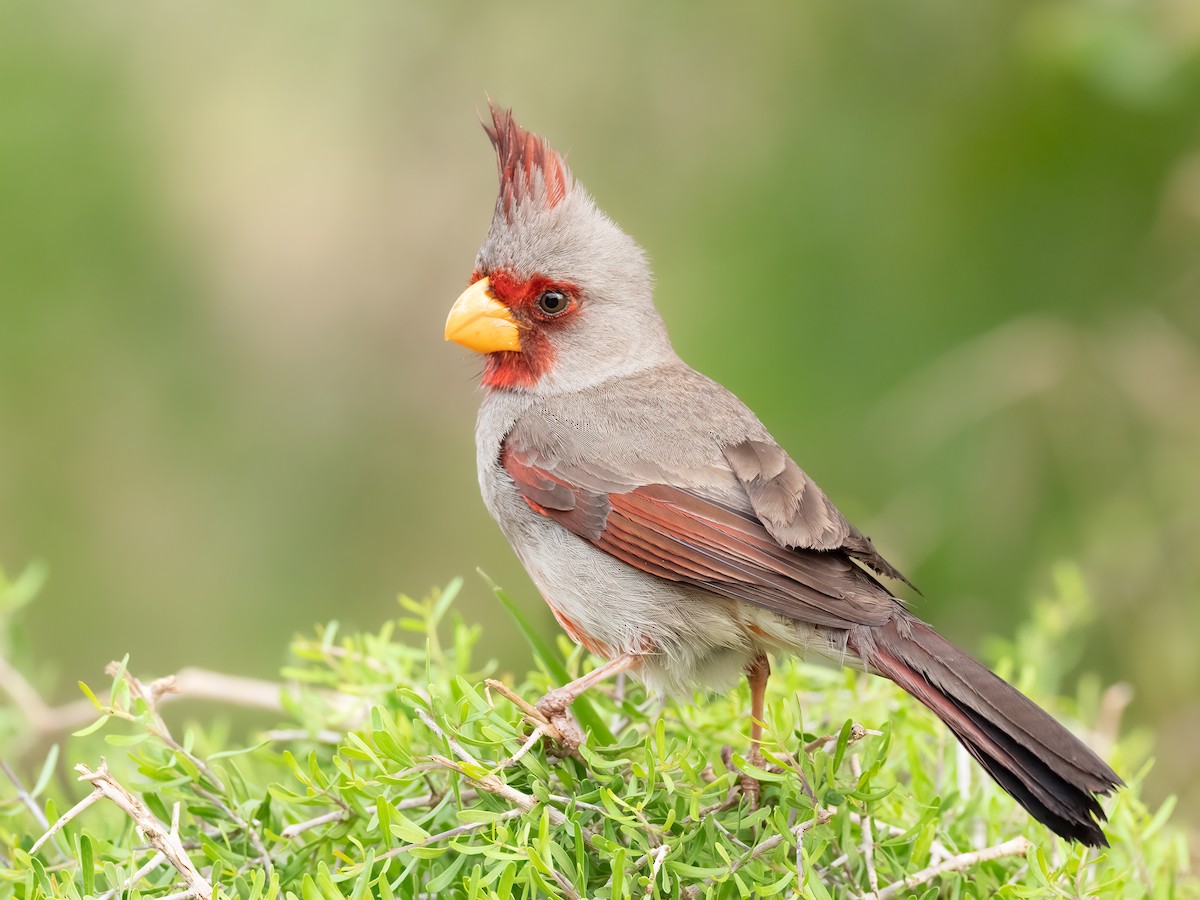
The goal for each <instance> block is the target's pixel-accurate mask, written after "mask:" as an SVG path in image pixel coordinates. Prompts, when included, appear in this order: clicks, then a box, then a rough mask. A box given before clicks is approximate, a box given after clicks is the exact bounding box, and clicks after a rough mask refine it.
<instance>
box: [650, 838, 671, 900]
mask: <svg viewBox="0 0 1200 900" xmlns="http://www.w3.org/2000/svg"><path fill="white" fill-rule="evenodd" d="M670 852H671V845H670V844H663V845H662V846H661V847H659V848H658V849H657V850H654V851H652V852H651V853H650V856H651V857H652V858H653V859H654V865H652V866H651V867H650V881H649V882H648V883H647V884H646V896H647V897H649V896H650V895H651V894H653V893H654V882H655V881H657V880H658V870H659V869H661V868H662V864H663V860H664V859H666V858H667V854H668V853H670Z"/></svg>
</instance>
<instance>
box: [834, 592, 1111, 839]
mask: <svg viewBox="0 0 1200 900" xmlns="http://www.w3.org/2000/svg"><path fill="white" fill-rule="evenodd" d="M863 643H864V644H866V645H867V646H861V647H857V648H855V649H857V650H859V655H860V657H861V658H863V659H864V661H865V662H867V664H868V665H869V666H870V667H871V668H873V669H874V670H875V671H877V672H878V673H879V674H881V675H884V676H886V677H888V678H890V679H891V680H892V681H894V682H896V684H898V685H900V687H902V688H904V690H906V691H908V692H909V693H910V694H912V695H913V696H914V697H916V698H917V699H918V700H920V701H921V702H922V703H924V704H925V705H926V706H928V707H929V708H930V709H931V710H933V711H934V712H935V713H937V716H938V718H940V719H941V720H942V721H943V722H945V723H946V725H947V727H949V729H950V730H951V731H952V732H954V736H955V737H957V738H958V739H959V741H961V742H962V744H963V746H964V747H966V748H967V750H968V751H969V752H970V753H971V755H972V756H974V757H975V759H977V760H978V761H979V764H980V765H982V766H983V767H984V769H986V770H987V772H988V774H989V775H991V776H992V778H994V779H996V782H997V783H998V784H999V785H1000V786H1001V787H1002V788H1004V790H1006V791H1008V792H1009V793H1010V794H1012V795H1013V797H1015V798H1016V800H1017V802H1018V803H1020V804H1021V805H1022V806H1023V807H1025V809H1027V810H1028V811H1029V814H1030V815H1032V816H1033V817H1034V818H1035V819H1037V820H1038V821H1039V822H1041V823H1042V824H1044V825H1046V826H1047V827H1048V828H1050V829H1051V830H1052V831H1055V832H1057V833H1058V834H1060V835H1062V836H1063V837H1066V838H1071V839H1073V840H1076V841H1080V842H1081V843H1084V844H1088V845H1089V846H1093V847H1095V846H1100V845H1105V846H1107V845H1108V840H1107V839H1106V838H1105V836H1104V832H1103V831H1101V830H1100V824H1099V823H1100V822H1103V821H1104V820H1105V818H1106V816H1105V814H1104V810H1103V809H1102V808H1101V807H1100V802H1099V800H1098V799H1097V795H1099V794H1107V793H1109V792H1110V791H1112V790H1113V789H1114V788H1117V787H1119V786H1120V785H1121V784H1122V782H1121V779H1120V778H1119V777H1118V776H1117V774H1116V772H1114V771H1113V770H1112V769H1110V768H1109V767H1108V765H1106V764H1105V763H1104V761H1103V760H1101V759H1100V757H1098V756H1096V754H1095V753H1093V752H1092V751H1091V750H1090V749H1088V747H1086V746H1085V745H1084V744H1083V742H1082V741H1080V740H1079V739H1078V738H1077V737H1075V736H1074V735H1073V734H1071V732H1069V731H1067V729H1066V728H1064V727H1063V726H1062V725H1060V724H1059V723H1058V722H1057V721H1055V720H1054V719H1053V718H1052V717H1051V716H1050V714H1049V713H1047V712H1046V711H1045V710H1043V709H1042V708H1041V707H1039V706H1038V705H1037V704H1035V703H1034V702H1033V701H1032V700H1030V699H1029V698H1028V697H1026V696H1025V695H1024V694H1022V693H1021V692H1020V691H1018V690H1017V689H1016V688H1014V687H1013V686H1012V685H1010V684H1008V683H1007V682H1006V681H1004V680H1003V679H1002V678H1000V677H998V676H997V675H995V674H993V673H992V672H991V671H989V670H988V669H987V668H985V667H984V666H982V665H980V664H979V663H977V662H976V661H975V660H973V659H972V658H971V657H970V656H968V655H967V654H965V653H963V651H961V650H959V649H958V648H957V647H955V646H954V645H953V644H951V643H950V642H949V641H947V640H946V639H945V638H943V637H942V636H941V635H939V634H937V632H935V631H934V630H933V629H931V628H930V627H929V626H928V625H926V624H925V623H924V622H921V621H919V620H918V619H915V618H912V617H911V616H907V615H906V616H901V617H897V618H896V619H893V620H892V621H891V622H889V623H888V624H886V625H884V626H882V627H878V628H873V629H871V635H870V639H869V640H868V641H864V642H863Z"/></svg>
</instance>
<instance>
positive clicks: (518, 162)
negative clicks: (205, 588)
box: [446, 107, 1121, 845]
mask: <svg viewBox="0 0 1200 900" xmlns="http://www.w3.org/2000/svg"><path fill="white" fill-rule="evenodd" d="M484 129H485V130H486V131H487V134H488V136H489V137H490V138H491V141H492V144H493V145H494V146H495V149H496V152H497V155H498V162H499V171H500V195H499V199H498V200H497V203H496V210H495V216H494V218H493V219H492V224H491V228H490V231H489V232H488V235H487V239H486V240H485V241H484V243H483V246H482V247H481V248H480V250H479V254H478V257H477V258H476V261H475V272H474V274H473V275H472V277H471V286H470V287H469V288H467V290H466V291H465V292H464V293H463V294H462V296H461V297H459V299H458V301H457V302H456V303H455V305H454V307H453V309H452V311H451V313H450V317H449V320H448V321H447V323H446V337H447V339H449V340H453V341H456V342H458V343H460V344H463V345H465V346H467V347H469V348H470V349H472V350H475V351H477V352H479V353H482V354H486V362H485V368H484V373H483V386H484V389H485V394H484V399H483V404H482V406H481V408H480V411H479V420H478V426H477V431H476V441H477V449H478V466H479V482H480V486H481V488H482V490H483V497H484V501H485V503H486V504H487V508H488V510H489V511H490V512H491V514H492V515H493V516H494V517H495V519H496V521H497V522H498V523H499V525H500V528H501V530H503V532H504V534H505V536H506V537H507V538H508V540H509V542H510V543H511V544H512V546H513V549H514V550H515V551H516V553H517V555H518V556H519V557H520V559H521V561H522V563H523V564H524V565H525V567H526V569H528V571H529V574H530V575H531V576H532V578H533V580H534V582H535V584H536V585H537V586H538V588H539V589H540V590H541V592H542V594H543V595H544V597H545V599H546V602H547V603H548V604H549V605H550V607H551V609H552V610H553V611H554V614H555V616H556V617H557V619H558V621H559V622H560V623H561V624H562V627H563V628H564V629H565V630H566V632H567V633H568V634H569V635H570V636H571V637H572V638H573V639H574V640H575V641H577V642H579V643H581V644H583V645H584V646H585V647H587V648H588V649H589V650H590V651H592V652H593V653H595V654H597V655H598V656H601V657H604V658H605V659H607V660H608V661H609V662H608V663H607V664H605V665H602V666H600V667H599V668H597V669H596V670H595V671H594V672H592V673H590V674H589V675H588V676H587V677H585V678H583V679H580V680H579V681H578V682H574V683H573V684H572V685H569V686H567V687H566V688H564V689H560V690H559V691H557V692H551V694H550V695H547V698H544V700H543V703H542V705H541V708H542V709H543V710H544V711H546V712H547V713H549V714H551V715H553V716H556V717H557V718H556V721H560V722H561V721H563V720H564V714H565V709H566V707H567V706H568V705H569V704H570V702H571V701H572V700H573V699H574V698H575V697H576V696H578V694H579V693H580V692H581V691H582V690H583V689H584V688H586V687H587V686H589V685H591V684H594V683H596V682H597V681H599V680H601V679H602V678H604V677H607V676H608V675H610V674H612V673H614V672H617V671H621V670H623V669H629V670H632V671H633V672H635V673H636V674H637V675H638V676H639V677H640V678H642V679H643V680H644V681H645V683H646V684H647V685H648V687H649V688H651V689H653V690H660V691H665V692H684V691H689V690H691V689H693V688H694V687H696V686H697V685H706V686H709V687H712V688H716V689H723V688H728V687H729V686H730V685H731V684H732V683H734V682H735V681H736V679H737V678H738V677H739V675H741V674H742V673H745V674H746V675H747V677H748V678H749V680H750V684H751V689H752V690H751V694H752V705H753V707H754V710H753V712H754V715H755V717H756V718H757V719H759V720H761V716H762V696H763V691H764V690H765V687H766V679H767V675H768V673H769V668H768V666H767V655H768V654H787V653H793V654H800V653H803V652H804V651H813V652H816V653H820V654H823V655H825V656H828V657H830V658H832V659H834V660H835V661H839V662H843V663H845V662H850V663H853V664H856V665H859V666H861V667H862V668H864V669H866V670H867V671H869V672H873V673H875V674H878V675H882V676H884V677H887V678H890V679H891V680H892V681H894V682H895V683H896V684H898V685H899V686H900V687H902V688H904V690H906V691H908V692H909V693H910V694H912V695H913V696H914V697H916V698H917V699H918V700H920V701H921V702H922V703H924V704H925V705H926V706H928V707H929V708H930V709H931V710H933V711H934V712H935V713H936V714H937V715H938V717H939V718H941V719H942V721H944V722H945V723H946V725H947V726H948V727H949V728H950V730H951V731H952V732H953V733H954V735H955V736H956V737H957V738H958V739H959V741H961V742H962V744H963V745H964V746H965V747H966V749H967V750H968V751H970V753H971V755H972V756H974V757H975V759H976V760H978V761H979V763H980V764H981V765H982V766H983V768H984V769H985V770H986V771H987V772H988V773H989V774H990V775H991V776H992V777H993V778H994V779H995V780H996V781H997V782H998V783H999V784H1000V785H1001V786H1002V787H1003V788H1004V789H1005V790H1006V791H1008V792H1009V793H1010V794H1012V795H1013V796H1014V797H1015V798H1016V799H1017V801H1018V802H1019V803H1020V804H1021V805H1022V806H1024V807H1025V808H1026V809H1027V810H1028V811H1029V812H1030V813H1031V814H1032V815H1033V816H1034V817H1035V818H1036V819H1038V820H1039V821H1041V822H1043V823H1044V824H1046V825H1047V826H1049V827H1050V828H1051V829H1052V830H1053V831H1055V832H1057V833H1058V834H1060V835H1063V836H1064V837H1068V838H1073V839H1075V840H1078V841H1081V842H1083V843H1085V844H1091V845H1098V844H1105V843H1106V840H1105V837H1104V833H1103V832H1102V831H1101V829H1100V827H1099V824H1098V822H1099V821H1102V820H1104V818H1105V814H1104V811H1103V810H1102V808H1101V806H1100V804H1099V802H1098V800H1097V795H1099V794H1105V793H1108V792H1110V791H1111V790H1112V789H1114V788H1115V787H1117V786H1119V785H1120V784H1121V780H1120V779H1119V778H1118V777H1117V775H1116V773H1115V772H1113V770H1112V769H1111V768H1109V766H1107V765H1106V764H1105V763H1104V762H1103V761H1102V760H1101V759H1100V758H1099V757H1097V756H1096V755H1095V754H1094V753H1093V752H1092V751H1091V750H1089V749H1088V748H1087V747H1086V746H1085V745H1084V744H1083V743H1082V742H1081V741H1080V740H1078V739H1077V738H1076V737H1074V736H1073V735H1072V734H1071V733H1070V732H1069V731H1067V729H1065V728H1064V727H1063V726H1062V725H1060V724H1059V723H1058V722H1056V721H1055V720H1054V719H1053V718H1052V717H1051V716H1050V715H1049V714H1047V713H1046V712H1045V711H1043V710H1042V709H1041V708H1039V707H1038V706H1037V705H1035V704H1034V703H1033V702H1032V701H1030V700H1029V699H1027V698H1026V697H1025V696H1024V695H1022V694H1021V693H1019V692H1018V691H1017V690H1016V689H1014V688H1013V687H1011V686H1010V685H1009V684H1007V683H1006V682H1004V681H1003V680H1001V679H1000V678H998V677H997V676H996V675H994V674H993V673H992V672H990V671H989V670H988V669H986V668H985V667H983V666H982V665H980V664H979V663H977V662H976V661H975V660H973V659H972V658H971V657H969V656H968V655H967V654H965V653H963V652H962V651H961V650H959V649H958V648H957V647H955V646H954V645H953V644H951V643H950V642H949V641H947V640H945V639H944V638H942V637H941V636H939V635H938V634H937V633H935V632H934V631H933V630H932V629H931V628H930V627H929V626H928V625H926V624H925V623H924V622H921V621H920V620H919V619H917V618H916V617H915V616H913V615H912V614H911V613H910V612H909V611H908V610H907V609H906V608H905V606H904V604H903V603H901V602H900V601H899V600H898V599H896V597H895V596H894V595H893V592H892V591H891V590H889V589H888V588H887V587H885V586H884V584H883V583H882V582H881V580H880V578H879V577H876V576H882V577H887V578H893V579H901V580H903V578H902V576H901V575H900V573H899V572H897V570H896V569H895V568H893V567H892V566H891V564H889V563H888V562H887V561H886V560H885V559H884V558H883V557H882V556H881V555H880V554H879V553H878V551H876V549H875V547H874V546H873V545H872V544H871V541H870V540H868V539H867V538H866V536H864V535H863V534H862V533H861V532H860V531H859V530H858V529H857V528H855V527H854V526H853V525H851V524H850V522H848V521H847V520H846V518H845V517H844V516H843V515H842V514H841V513H840V512H839V511H838V509H837V508H836V507H835V506H834V505H833V503H831V502H830V500H829V499H828V498H827V497H826V496H825V494H824V493H822V491H821V489H820V488H818V487H817V485H816V484H814V483H813V481H812V479H810V478H809V477H808V476H807V475H806V474H805V473H804V472H803V471H802V470H801V469H800V467H799V466H797V465H796V463H794V462H793V461H792V460H791V458H790V457H789V456H788V455H787V453H786V452H784V451H783V450H782V449H781V448H780V447H779V445H778V444H776V443H775V441H774V440H773V439H772V438H771V435H770V434H769V433H768V432H767V430H766V428H764V427H763V425H762V423H760V422H759V420H758V419H757V418H756V417H755V415H754V414H753V413H752V412H751V411H750V410H749V409H748V408H746V406H744V405H743V404H742V403H741V401H739V400H738V399H737V397H735V396H733V394H731V393H730V392H729V391H727V390H725V389H724V388H723V387H721V385H719V384H717V383H715V382H713V381H711V380H710V379H708V378H705V377H704V376H703V375H700V374H698V373H697V372H695V371H693V370H692V369H690V368H688V366H687V365H685V364H684V363H683V362H682V361H681V360H680V359H679V357H678V356H676V354H675V351H674V350H673V349H672V348H671V343H670V341H669V340H668V338H667V333H666V330H665V328H664V326H663V322H662V319H661V318H659V315H658V312H657V311H656V310H655V308H654V304H653V300H652V296H651V294H652V290H651V287H652V285H651V275H650V267H649V265H648V264H647V261H646V257H645V255H644V254H643V252H642V250H641V248H640V247H639V246H638V245H637V244H636V243H635V242H634V241H633V240H632V239H631V238H630V237H628V236H627V235H626V234H625V233H624V232H623V231H621V229H620V228H619V227H618V226H617V225H616V224H615V223H614V222H613V221H612V220H611V219H610V218H609V217H608V216H606V215H605V214H604V213H603V212H601V211H600V210H599V209H597V208H596V206H595V204H594V202H593V201H592V198H591V197H590V196H589V195H588V193H587V192H586V191H585V190H584V188H583V187H582V186H581V185H580V184H579V183H578V182H576V181H575V180H574V179H573V178H572V177H571V174H570V172H569V171H568V169H567V166H566V163H565V161H564V160H563V158H562V157H561V156H560V155H559V154H558V153H556V152H555V151H554V150H553V148H551V147H550V145H549V144H548V143H547V142H546V141H545V140H544V139H543V138H541V137H539V136H537V135H535V134H531V133H529V132H527V131H525V130H524V129H522V128H521V127H520V126H519V125H517V123H516V122H514V121H513V118H512V113H511V112H510V111H502V110H499V109H497V108H495V107H492V109H491V124H490V125H488V124H485V125H484ZM758 736H759V735H758V731H757V727H756V728H755V730H754V731H753V732H752V740H754V741H755V742H756V741H757V739H758ZM755 746H756V745H755Z"/></svg>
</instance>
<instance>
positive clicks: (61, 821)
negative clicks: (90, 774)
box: [29, 788, 104, 856]
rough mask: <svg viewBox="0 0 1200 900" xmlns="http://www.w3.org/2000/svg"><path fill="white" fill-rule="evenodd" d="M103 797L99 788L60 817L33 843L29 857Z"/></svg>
mask: <svg viewBox="0 0 1200 900" xmlns="http://www.w3.org/2000/svg"><path fill="white" fill-rule="evenodd" d="M103 796H104V794H103V793H101V791H100V789H99V788H97V789H96V790H94V791H92V792H91V793H90V794H88V795H87V796H86V797H84V798H83V799H82V800H80V801H79V802H78V803H76V804H75V805H74V806H72V807H71V808H70V809H68V810H67V811H66V812H65V813H63V814H62V815H61V816H59V817H58V818H57V819H56V820H55V822H54V824H53V825H51V826H50V828H49V830H47V831H46V833H45V834H43V835H42V836H41V837H40V838H38V839H37V840H36V841H34V842H33V846H32V847H30V848H29V855H30V856H33V854H35V853H37V852H38V850H40V849H41V848H42V845H43V844H44V843H46V841H48V840H50V838H52V837H54V835H56V834H58V833H59V832H60V831H62V830H63V826H64V825H66V824H67V823H68V822H70V821H71V820H72V819H74V818H75V817H76V816H77V815H79V814H80V813H81V812H83V811H84V810H85V809H87V808H88V807H89V806H91V805H92V804H93V803H95V802H96V801H97V800H99V799H100V798H101V797H103Z"/></svg>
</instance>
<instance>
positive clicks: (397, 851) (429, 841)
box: [375, 809, 524, 862]
mask: <svg viewBox="0 0 1200 900" xmlns="http://www.w3.org/2000/svg"><path fill="white" fill-rule="evenodd" d="M523 812H524V810H522V809H510V810H508V811H507V812H502V813H500V815H498V816H496V818H494V819H491V820H490V821H487V822H468V823H467V824H466V825H459V826H458V827H457V828H451V829H450V830H449V831H443V832H441V833H440V834H431V835H430V836H429V837H427V838H425V840H423V841H418V842H417V843H415V844H405V845H404V846H403V847H393V848H392V849H391V850H388V851H387V852H386V853H381V854H380V855H379V856H377V857H375V861H376V862H382V861H383V860H385V859H392V858H393V857H396V856H400V855H401V854H404V853H408V852H409V851H412V850H419V849H420V848H422V847H429V846H431V845H433V844H436V843H439V842H440V841H445V840H449V839H450V838H455V837H458V836H459V835H463V834H470V833H471V832H472V831H478V830H479V829H480V828H483V827H484V826H485V825H493V824H495V823H496V822H503V821H504V820H506V819H513V818H516V817H517V816H519V815H521V813H523Z"/></svg>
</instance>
